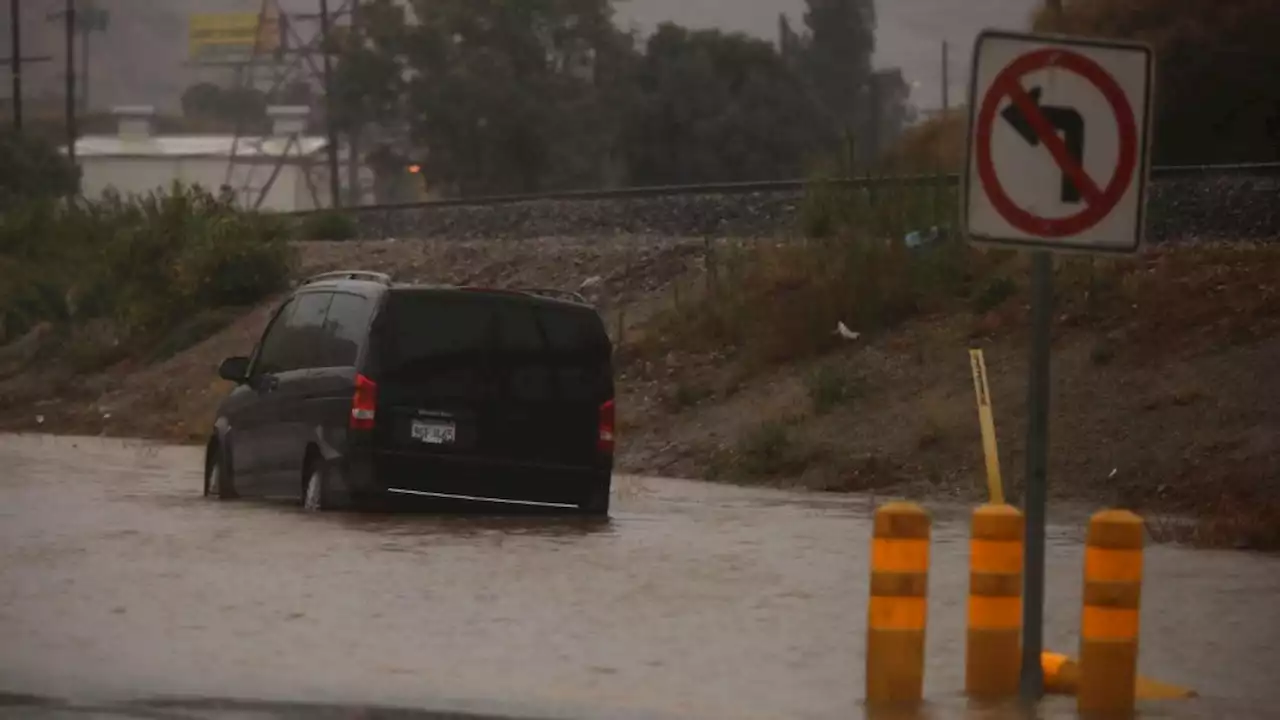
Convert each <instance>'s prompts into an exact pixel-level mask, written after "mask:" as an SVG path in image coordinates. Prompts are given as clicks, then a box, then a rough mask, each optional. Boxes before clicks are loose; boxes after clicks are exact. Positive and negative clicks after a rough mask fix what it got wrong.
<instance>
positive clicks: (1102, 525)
mask: <svg viewBox="0 0 1280 720" xmlns="http://www.w3.org/2000/svg"><path fill="white" fill-rule="evenodd" d="M1142 539H1143V525H1142V519H1141V518H1139V517H1138V516H1137V515H1134V514H1133V513H1131V512H1128V511H1126V510H1103V511H1102V512H1099V513H1097V514H1095V515H1094V516H1093V518H1092V519H1091V520H1090V521H1089V537H1088V540H1087V542H1086V544H1085V555H1084V613H1083V615H1082V616H1081V627H1080V688H1079V690H1078V691H1077V693H1076V706H1077V708H1078V710H1079V711H1080V712H1082V713H1086V712H1087V713H1129V712H1132V711H1133V708H1134V699H1135V694H1136V688H1137V682H1138V609H1139V606H1140V604H1141V600H1142Z"/></svg>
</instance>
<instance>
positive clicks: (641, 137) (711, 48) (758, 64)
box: [625, 24, 828, 184]
mask: <svg viewBox="0 0 1280 720" xmlns="http://www.w3.org/2000/svg"><path fill="white" fill-rule="evenodd" d="M636 79H637V83H638V87H639V92H640V100H639V104H638V109H637V112H635V113H633V114H632V116H631V117H630V119H629V121H628V123H627V127H626V130H625V137H626V144H627V148H628V165H629V168H630V171H631V180H632V182H633V183H637V184H663V183H698V182H717V181H735V180H763V179H773V178H778V177H797V176H799V175H801V174H802V173H803V167H804V161H805V159H806V155H807V154H808V153H809V152H811V151H813V150H815V149H816V148H817V147H818V146H819V145H820V143H821V142H822V141H823V140H825V139H828V138H827V137H826V136H825V135H824V129H825V128H824V127H823V125H822V124H821V121H820V115H819V112H818V107H817V105H816V103H815V102H814V100H813V99H812V98H811V97H810V96H809V95H808V94H807V93H806V90H805V86H804V84H803V83H802V82H801V81H800V79H799V78H798V77H797V76H796V75H795V74H794V73H793V72H792V71H791V69H790V68H789V67H787V64H786V63H785V62H784V61H783V59H782V57H781V56H780V55H779V54H778V52H777V51H776V50H775V49H774V47H773V46H772V45H771V44H770V43H768V42H765V41H762V40H756V39H754V38H749V37H747V36H745V35H739V34H726V33H722V32H720V31H717V30H699V31H691V30H687V29H685V28H682V27H679V26H677V25H672V24H664V25H662V26H660V27H659V28H658V29H657V31H656V32H655V33H654V34H653V36H652V37H650V38H649V41H648V44H647V46H646V48H645V53H644V57H643V59H642V60H641V63H640V67H639V71H638V73H637V78H636Z"/></svg>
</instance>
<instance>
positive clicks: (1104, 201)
mask: <svg viewBox="0 0 1280 720" xmlns="http://www.w3.org/2000/svg"><path fill="white" fill-rule="evenodd" d="M1044 68H1062V69H1063V70H1067V71H1070V72H1073V73H1075V74H1077V75H1079V76H1081V77H1083V78H1084V79H1085V80H1088V81H1089V83H1090V84H1091V85H1093V86H1094V87H1096V88H1097V89H1098V90H1099V91H1100V92H1101V93H1102V96H1103V97H1104V98H1105V99H1106V101H1107V104H1108V105H1109V106H1110V107H1111V112H1112V114H1113V115H1114V116H1115V120H1116V125H1117V127H1118V129H1119V131H1120V152H1119V157H1118V158H1117V161H1116V169H1115V172H1114V173H1113V174H1112V176H1111V181H1110V182H1109V183H1107V186H1106V187H1105V188H1100V187H1098V185H1097V184H1096V183H1095V182H1094V181H1093V179H1092V178H1090V177H1089V175H1088V173H1086V172H1085V169H1084V167H1083V165H1082V164H1081V163H1078V162H1076V160H1075V158H1073V157H1071V155H1070V153H1069V152H1068V151H1067V147H1066V144H1065V143H1064V142H1063V141H1062V139H1061V138H1059V137H1058V134H1057V132H1056V131H1055V130H1054V129H1053V126H1052V125H1050V123H1049V121H1048V120H1046V119H1045V117H1044V114H1043V113H1041V112H1040V108H1039V106H1038V105H1037V104H1036V102H1035V101H1034V100H1033V99H1032V98H1031V95H1030V94H1029V93H1028V92H1027V91H1026V90H1024V89H1023V87H1022V84H1021V80H1022V78H1023V77H1024V76H1026V75H1027V74H1029V73H1032V72H1035V71H1036V70H1042V69H1044ZM1006 97H1008V98H1010V99H1011V100H1012V101H1013V103H1014V104H1015V105H1017V106H1018V109H1019V110H1020V111H1021V112H1022V114H1023V115H1024V116H1025V117H1026V118H1027V120H1028V121H1029V123H1030V124H1031V127H1032V129H1033V130H1034V131H1035V133H1036V136H1037V137H1038V138H1039V139H1040V143H1041V144H1043V145H1044V146H1045V148H1046V149H1047V150H1048V151H1049V154H1050V155H1051V156H1052V158H1053V161H1054V163H1055V164H1056V165H1057V166H1058V168H1059V169H1060V170H1061V171H1062V172H1063V173H1064V174H1065V175H1066V176H1067V177H1068V178H1070V179H1071V181H1072V183H1074V184H1075V186H1076V188H1078V189H1079V190H1080V196H1081V198H1082V199H1083V200H1084V202H1085V208H1084V209H1083V210H1081V211H1080V212H1078V213H1076V214H1074V215H1068V216H1066V217H1061V218H1045V217H1040V216H1038V215H1034V214H1032V213H1030V212H1027V211H1026V210H1024V209H1022V208H1021V207H1019V206H1018V204H1017V203H1015V202H1014V201H1013V199H1012V198H1010V197H1009V194H1008V193H1007V192H1005V189H1004V187H1003V186H1002V185H1001V183H1000V178H999V176H998V175H997V174H996V167H995V162H994V161H993V160H992V157H991V133H992V131H993V130H994V127H995V117H996V111H997V110H999V109H1000V103H1001V102H1002V101H1003V100H1004V98H1006ZM974 134H975V144H976V147H975V155H976V156H977V157H976V159H977V164H978V179H979V180H980V181H981V182H982V187H983V189H984V190H985V191H986V193H987V197H988V198H990V200H991V204H992V206H994V207H995V209H996V212H998V213H1000V216H1001V217H1003V218H1004V219H1005V220H1006V221H1008V222H1009V224H1010V225H1012V226H1014V227H1015V228H1017V229H1019V230H1021V231H1023V232H1025V233H1027V234H1030V235H1036V236H1039V237H1046V238H1061V237H1068V236H1071V235H1078V234H1080V233H1082V232H1084V231H1085V230H1088V229H1089V228H1091V227H1093V226H1094V225H1097V224H1098V223H1099V222H1101V221H1102V220H1103V219H1104V218H1106V217H1107V215H1108V214H1109V213H1110V212H1111V211H1112V210H1114V209H1115V207H1116V205H1117V204H1118V203H1119V202H1120V198H1122V197H1124V194H1125V191H1126V190H1128V189H1129V183H1130V182H1131V181H1132V180H1133V175H1134V172H1135V170H1136V169H1137V165H1138V127H1137V123H1136V121H1135V120H1134V116H1133V107H1132V106H1131V105H1130V104H1129V100H1128V98H1126V97H1125V94H1124V90H1122V89H1121V88H1120V85H1119V84H1117V83H1116V81H1115V78H1113V77H1111V74H1110V73H1108V72H1107V71H1106V70H1105V69H1103V67H1102V66H1101V65H1099V64H1098V63H1096V62H1094V61H1093V60H1091V59H1089V58H1087V57H1085V56H1083V55H1080V54H1078V53H1074V52H1071V51H1070V50H1063V49H1060V48H1046V49H1043V50H1036V51H1034V52H1029V53H1027V54H1025V55H1022V56H1019V57H1018V58H1017V59H1015V60H1014V61H1013V62H1012V63H1010V64H1009V66H1008V67H1006V68H1005V69H1004V70H1001V71H1000V74H999V75H997V76H996V79H995V80H994V81H993V82H992V83H991V87H990V88H989V89H988V90H987V95H986V97H985V98H983V101H982V107H981V109H980V110H979V111H978V118H977V122H976V128H975V133H974Z"/></svg>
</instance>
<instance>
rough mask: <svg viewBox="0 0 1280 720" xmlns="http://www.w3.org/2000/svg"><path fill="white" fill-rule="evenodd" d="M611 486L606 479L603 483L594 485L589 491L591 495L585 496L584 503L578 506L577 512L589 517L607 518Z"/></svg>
mask: <svg viewBox="0 0 1280 720" xmlns="http://www.w3.org/2000/svg"><path fill="white" fill-rule="evenodd" d="M611 484H612V483H610V482H609V480H607V479H606V480H605V481H604V482H600V483H596V486H595V487H594V488H592V489H591V493H590V494H589V495H587V500H586V502H584V503H582V504H581V505H579V506H578V510H579V512H581V513H582V514H583V515H588V516H590V517H608V516H609V490H610V485H611Z"/></svg>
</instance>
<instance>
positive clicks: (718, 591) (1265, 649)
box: [0, 436, 1280, 720]
mask: <svg viewBox="0 0 1280 720" xmlns="http://www.w3.org/2000/svg"><path fill="white" fill-rule="evenodd" d="M199 467H200V453H199V451H198V450H197V449H193V448H178V447H165V446H153V445H147V444H142V443H137V442H132V443H131V442H121V441H114V440H105V439H96V438H95V439H71V438H60V439H59V438H49V437H37V436H0V696H3V694H4V693H23V694H29V695H38V696H43V697H51V698H62V699H70V700H73V701H76V702H85V703H109V702H116V701H127V700H133V699H137V698H158V697H167V698H178V697H183V698H231V699H239V700H252V701H263V702H271V701H281V702H307V703H328V704H333V705H337V706H343V707H352V706H356V705H370V704H373V705H380V706H397V707H412V708H437V709H440V708H449V709H471V710H476V711H484V712H510V713H514V714H523V715H525V716H530V715H532V716H546V717H582V718H593V717H609V718H619V717H654V718H734V719H741V720H751V719H754V718H814V719H820V718H821V719H825V718H850V717H860V716H862V714H863V709H862V706H861V693H862V677H863V669H862V654H863V652H864V639H863V635H862V626H863V623H864V621H865V613H866V592H867V582H866V580H867V575H868V566H867V552H866V551H867V548H868V544H869V533H870V526H869V522H868V517H869V516H868V512H869V509H870V507H871V501H870V500H869V499H866V498H843V497H830V496H814V495H797V494H789V493H783V492H775V491H763V490H749V489H743V488H734V487H726V486H718V485H709V484H702V483H694V482H683V481H675V480H661V479H652V478H634V477H626V478H621V479H619V481H618V483H617V490H616V497H615V510H614V516H613V518H612V519H611V520H610V521H608V522H592V521H583V520H576V519H563V518H556V517H538V516H524V517H507V518H494V517H484V516H477V515H475V514H470V515H462V516H456V515H454V516H442V515H439V514H435V515H433V514H425V513H415V514H376V515H355V514H343V513H332V514H324V515H318V516H316V515H305V514H303V513H301V512H300V511H299V510H297V509H295V508H293V507H291V506H288V505H284V504H280V503H271V502H248V501H240V502H233V503H219V502H216V501H208V500H205V499H203V498H201V497H200V492H199V488H200V474H199V470H198V468H199ZM931 509H933V510H934V511H935V530H934V538H935V540H934V550H933V558H934V560H933V570H932V574H931V577H930V594H931V598H930V607H931V610H930V617H929V623H930V626H929V631H928V632H929V634H928V658H929V665H928V670H927V680H926V685H927V687H926V693H927V695H928V697H929V700H930V703H929V705H928V707H927V708H926V712H925V715H927V716H928V717H930V718H948V717H974V718H976V717H992V718H995V717H1012V716H1013V715H1012V714H1009V713H1004V712H996V711H990V712H979V711H975V710H966V708H965V703H964V701H963V700H962V699H960V697H959V692H960V689H961V687H962V682H963V647H964V600H965V590H966V582H967V572H966V544H965V543H966V537H965V533H966V526H965V513H964V510H963V509H962V508H954V507H952V508H947V507H937V508H931ZM1064 517H1065V524H1064V525H1061V526H1056V527H1054V528H1052V529H1051V533H1050V546H1049V556H1050V558H1049V598H1050V599H1049V607H1048V612H1047V615H1048V624H1047V628H1046V644H1047V646H1048V647H1050V648H1052V649H1056V650H1060V651H1062V652H1067V653H1071V654H1075V650H1076V641H1075V639H1074V638H1075V629H1076V628H1077V626H1078V622H1079V614H1080V613H1079V604H1080V575H1081V562H1082V550H1081V546H1080V537H1081V532H1080V525H1079V523H1078V516H1070V517H1066V516H1064ZM1277 608H1280V559H1275V558H1272V557H1268V556H1263V555H1250V554H1244V553H1229V552H1202V551H1193V550H1188V549H1181V548H1175V547H1168V546H1164V547H1153V548H1151V549H1149V550H1148V553H1147V580H1146V586H1145V589H1144V605H1143V615H1142V623H1143V627H1142V656H1141V671H1142V673H1143V674H1144V675H1147V676H1151V677H1154V678H1157V679H1159V680H1163V681H1165V682H1172V683H1177V684H1183V685H1189V686H1191V687H1194V688H1195V689H1196V690H1198V691H1199V692H1200V693H1201V694H1202V696H1203V697H1202V698H1200V699H1197V700H1193V701H1182V702H1179V703H1175V704H1167V705H1151V706H1144V708H1143V714H1144V715H1145V716H1149V717H1169V718H1181V717H1232V718H1244V717H1269V716H1270V717H1275V716H1277V712H1278V711H1277V710H1275V708H1277V707H1280V682H1278V681H1280V670H1277V668H1280V613H1278V612H1277ZM2 707H3V703H0V708H2ZM1072 708H1073V705H1072V703H1071V701H1070V700H1068V699H1063V698H1058V699H1054V700H1051V701H1048V702H1047V703H1046V705H1045V707H1043V708H1042V709H1041V716H1042V717H1047V718H1048V717H1071V716H1073V714H1074V713H1073V710H1072ZM184 717H185V716H184ZM202 717H203V716H202ZM255 717H261V715H255Z"/></svg>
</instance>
